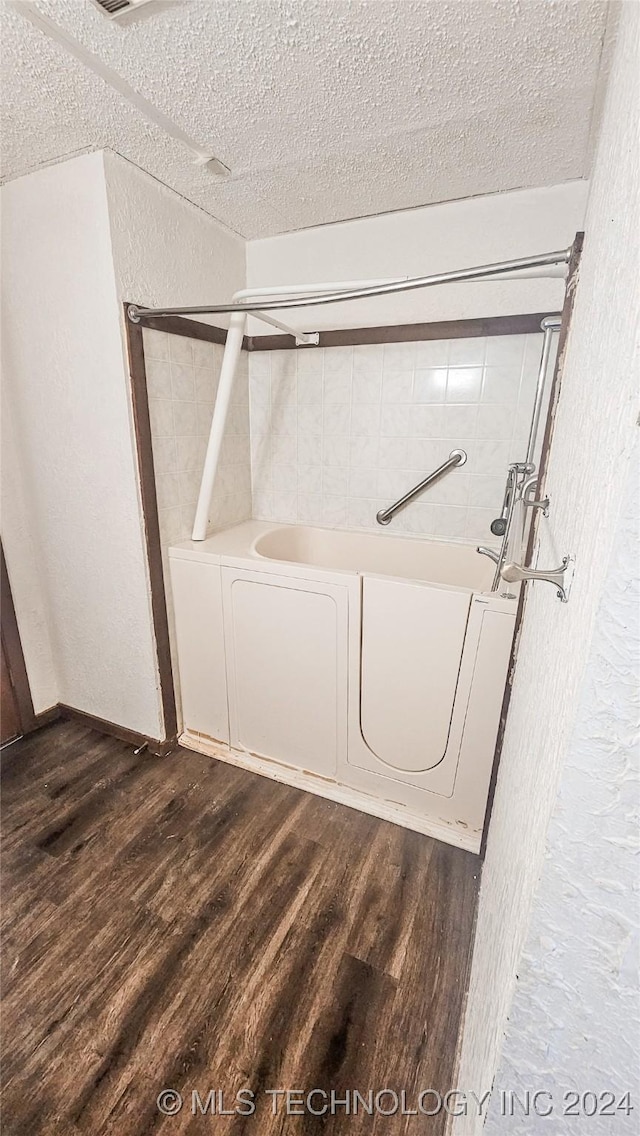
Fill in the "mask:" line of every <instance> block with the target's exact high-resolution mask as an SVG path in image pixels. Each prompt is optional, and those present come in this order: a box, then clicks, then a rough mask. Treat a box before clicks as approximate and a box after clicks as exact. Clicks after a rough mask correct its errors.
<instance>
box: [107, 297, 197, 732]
mask: <svg viewBox="0 0 640 1136" xmlns="http://www.w3.org/2000/svg"><path fill="white" fill-rule="evenodd" d="M127 307H128V305H127V304H124V305H123V312H124V321H125V326H126V335H127V350H128V355H129V375H130V378H131V401H132V406H133V422H134V428H135V434H136V450H137V455H138V474H139V477H140V496H141V498H142V512H143V517H144V529H145V539H146V544H147V562H148V565H149V582H150V585H151V612H152V618H153V627H154V631H155V637H156V650H157V655H158V672H159V676H160V696H161V699H162V712H163V717H164V729H165V734H166V736H167V738H173V737H175V735H176V734H177V732H178V715H177V710H176V696H175V687H174V684H173V669H172V666H171V647H170V644H169V620H168V617H167V597H166V592H165V581H164V569H163V566H162V545H161V542H160V521H159V518H158V499H157V495H156V478H155V471H154V467H153V448H152V442H151V422H150V419H149V397H148V393H147V374H146V370H145V363H144V344H143V339H142V325H141V324H135V323H132V322H131V320H130V319H129V318H128V316H127ZM165 330H168V329H167V328H165ZM97 728H98V727H97V726H96V729H97Z"/></svg>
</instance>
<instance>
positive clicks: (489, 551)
mask: <svg viewBox="0 0 640 1136" xmlns="http://www.w3.org/2000/svg"><path fill="white" fill-rule="evenodd" d="M476 552H479V553H480V555H481V556H488V557H489V560H493V563H494V564H497V563H498V561H499V559H500V557H499V555H498V553H497V552H495V551H494V549H493V548H485V547H484V545H482V544H479V545H478V547H477V548H476Z"/></svg>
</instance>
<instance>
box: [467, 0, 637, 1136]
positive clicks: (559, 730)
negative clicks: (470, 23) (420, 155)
mask: <svg viewBox="0 0 640 1136" xmlns="http://www.w3.org/2000/svg"><path fill="white" fill-rule="evenodd" d="M639 32H640V9H639V8H638V6H637V5H635V4H624V5H622V6H621V16H620V26H619V43H618V47H617V50H616V53H615V56H614V60H613V66H612V73H611V80H610V84H609V90H608V94H607V100H606V104H605V109H604V115H603V122H602V128H601V135H600V141H599V146H598V150H597V157H596V162H595V169H594V174H593V179H592V187H591V192H590V198H589V205H588V210H587V217H586V226H585V227H586V242H585V249H584V255H583V259H582V265H581V269H580V275H579V280H578V286H577V293H576V303H575V310H574V317H573V322H572V327H571V333H570V336H569V340H568V344H567V350H566V359H565V366H564V376H563V383H562V391H561V395H560V400H559V405H558V408H557V418H556V426H555V433H554V438H553V444H552V451H551V460H550V464H549V471H548V478H547V484H546V489H547V490H548V492H549V495H550V498H551V515H550V518H549V521H548V522H547V523H546V524H545V525H544V526H543V527H542V530H541V539H540V551H539V555H538V557H537V562H538V563H539V564H540V565H541V566H544V567H546V566H547V565H555V564H556V563H558V562H559V559H560V557H561V556H562V555H563V554H565V553H572V554H573V555H575V557H576V575H575V580H574V584H573V590H572V593H571V597H570V600H569V603H568V604H567V605H566V606H565V605H562V604H560V603H559V601H558V600H557V599H556V597H555V594H554V590H553V588H551V587H548V586H547V585H545V584H534V585H527V587H528V589H529V591H528V599H527V606H526V611H525V619H524V624H523V628H522V636H521V641H520V647H519V652H518V663H517V670H516V675H515V681H514V687H513V693H512V699H511V705H510V710H509V719H508V723H507V729H506V733H505V739H504V746H503V752H502V760H501V764H500V771H499V776H498V782H497V788H496V796H495V801H494V807H493V814H492V818H491V827H490V831H489V840H488V845H487V854H486V860H485V864H484V870H483V879H482V888H481V892H480V901H479V911H478V926H477V937H476V943H475V950H474V957H473V965H472V975H471V985H470V991H469V998H468V1007H467V1015H466V1022H465V1029H464V1035H463V1041H462V1052H461V1062H460V1069H459V1075H458V1083H459V1085H460V1086H462V1087H465V1088H467V1089H472V1088H473V1089H476V1090H479V1089H482V1090H486V1089H488V1088H490V1086H491V1084H492V1081H493V1078H494V1075H495V1073H496V1069H497V1066H498V1061H499V1055H500V1049H501V1046H502V1041H503V1035H504V1030H505V1023H506V1018H507V1014H508V1012H509V1008H510V1005H511V1002H512V998H513V992H514V986H515V981H516V973H517V972H518V971H519V968H520V967H521V966H522V965H523V960H522V951H523V947H524V946H525V943H526V942H527V934H528V928H529V921H530V917H531V909H532V902H533V901H534V897H535V909H536V917H535V920H536V921H535V922H534V924H533V936H534V938H533V939H532V940H529V944H528V946H527V950H528V953H529V954H531V952H533V955H534V956H535V959H536V963H535V966H534V965H533V964H532V963H531V961H529V962H527V960H526V959H525V960H524V966H525V973H526V974H527V975H528V976H529V977H528V981H529V982H530V983H533V985H534V987H535V991H534V992H532V991H531V990H530V989H528V990H527V991H525V993H524V995H523V996H522V1001H521V1000H520V999H519V1000H518V1001H517V1003H516V1021H515V1022H514V1034H513V1036H512V1038H511V1039H510V1043H509V1047H508V1049H507V1059H509V1054H511V1055H514V1054H517V1058H518V1061H519V1063H520V1075H521V1076H522V1077H523V1079H525V1078H527V1077H529V1078H530V1079H532V1078H534V1077H536V1078H539V1080H544V1079H545V1074H546V1072H547V1071H548V1061H547V1056H546V1054H545V1053H544V1052H542V1053H541V1051H540V1046H541V1044H542V1045H544V1041H545V1039H544V1037H543V1038H541V1037H540V1035H539V1033H538V1030H539V1027H540V1022H541V1020H542V1019H544V1020H546V1021H547V1022H548V1023H551V1022H553V1021H555V1014H556V1012H557V1010H558V1007H561V1011H562V1013H561V1015H560V1020H561V1024H562V1028H563V1032H564V1041H565V1043H566V1046H567V1050H569V1052H567V1053H566V1056H565V1063H564V1065H562V1066H561V1068H560V1069H559V1070H558V1073H559V1076H564V1075H565V1074H566V1075H567V1076H568V1077H575V1078H576V1079H578V1080H579V1083H580V1085H581V1087H583V1088H589V1087H591V1086H590V1085H589V1084H588V1083H586V1082H588V1081H589V1080H590V1075H592V1077H593V1079H594V1080H597V1081H598V1085H596V1086H595V1087H600V1085H602V1084H603V1081H604V1079H605V1076H606V1075H609V1076H610V1078H611V1087H612V1088H614V1087H617V1086H618V1085H619V1084H620V1081H621V1079H623V1078H624V1077H626V1076H627V1074H628V1072H629V1070H628V1060H629V1048H628V1044H627V1038H626V1037H625V1034H626V1033H627V1029H628V1028H630V1029H631V1030H633V1026H632V1025H631V1026H629V1027H628V1026H627V1022H626V1020H625V1011H626V1009H627V1005H626V995H625V990H626V977H625V970H624V949H625V945H626V941H627V934H628V929H626V928H621V927H620V924H619V923H616V919H615V914H614V913H615V905H616V902H617V901H616V900H615V898H614V897H612V896H611V895H610V894H608V893H607V891H606V881H607V879H610V878H611V873H612V872H613V873H614V876H613V878H612V879H611V882H612V885H613V886H614V887H615V885H616V876H615V873H616V872H617V871H618V870H620V871H621V873H622V874H621V879H620V881H618V882H623V881H624V874H623V873H624V871H626V867H625V868H624V869H623V868H622V865H621V864H620V863H619V862H614V860H613V859H612V849H611V847H610V846H611V841H612V840H613V841H615V842H616V843H617V844H618V846H619V847H620V849H621V850H624V848H625V847H628V846H629V844H630V842H631V841H632V840H634V839H635V834H636V822H635V819H634V817H633V816H632V815H631V812H630V811H629V810H628V808H627V802H626V798H625V795H624V793H623V792H619V791H616V788H615V784H614V785H613V786H612V787H610V790H609V792H608V794H607V800H608V802H609V804H610V806H611V811H610V812H608V813H607V815H606V817H605V818H601V817H600V816H598V817H596V818H594V817H593V815H590V823H588V825H586V827H585V810H586V811H587V813H588V814H589V813H590V810H592V809H594V804H593V789H594V785H595V783H596V781H597V778H598V777H599V776H604V774H603V771H602V770H601V768H600V763H601V761H602V759H603V755H602V751H601V749H600V747H597V746H596V747H592V748H589V749H586V748H585V747H584V745H583V744H582V741H581V739H583V737H584V734H583V730H584V723H581V722H580V721H579V714H580V713H581V707H583V706H584V702H583V697H584V694H585V691H588V690H590V689H591V690H592V689H593V688H592V687H590V685H589V684H590V683H592V681H593V676H594V674H602V665H603V664H602V661H601V658H600V653H601V649H602V647H601V644H602V640H601V638H599V636H598V635H596V638H595V639H594V634H593V632H594V621H595V626H596V630H597V632H599V630H600V627H599V624H598V622H597V621H596V613H597V612H598V609H599V608H600V605H601V604H602V603H603V602H605V599H606V597H605V588H606V586H607V576H606V573H607V568H608V565H609V563H610V562H611V556H612V549H613V546H614V544H615V541H616V540H617V539H618V537H617V536H616V534H617V533H618V532H619V529H618V518H619V516H620V510H621V501H622V500H623V498H624V490H625V486H626V484H627V479H628V476H629V467H630V455H631V451H632V444H633V440H634V437H635V435H636V434H637V422H636V419H637V406H636V390H637V370H638V368H637V361H638V339H639V336H638V309H637V281H638V267H639V250H638V235H639V231H640V227H639V226H638V198H639V193H640V166H639V165H638V160H637V129H638V105H639V100H638V75H639V74H640V72H639V70H638V48H639V42H638V40H639ZM612 170H615V171H616V176H615V178H612V177H611V171H612ZM621 555H625V554H624V553H622V552H621ZM619 566H620V561H619V560H617V559H616V560H614V562H613V572H614V578H616V579H619V575H618V573H619ZM601 611H603V612H604V618H605V621H606V626H607V633H608V634H609V635H611V636H612V638H613V640H614V642H615V643H620V639H621V632H620V629H619V628H616V627H615V626H612V625H611V621H610V615H613V616H614V618H615V619H616V620H619V619H621V618H624V601H623V600H620V601H619V602H618V604H616V605H614V609H613V611H612V609H611V608H610V607H608V606H605V607H604V608H602V609H601ZM625 651H626V647H625ZM624 658H625V659H626V655H625V656H624ZM585 675H586V678H585ZM585 683H586V685H585ZM625 686H626V677H625V663H624V661H622V665H621V666H617V667H616V668H614V669H613V670H612V671H611V672H609V682H608V684H607V687H606V689H605V690H604V691H603V690H602V688H599V689H598V690H597V692H595V693H594V695H593V697H594V698H595V697H597V699H598V703H597V706H596V707H594V708H593V709H592V712H596V713H597V714H598V720H599V721H604V722H605V723H607V724H608V725H611V724H612V718H613V717H614V716H615V712H616V708H617V707H621V706H622V705H623V703H624V702H625V698H626V694H625ZM607 705H608V706H609V709H607ZM600 713H601V714H602V718H600V716H599V715H600ZM576 747H577V749H576ZM578 751H579V761H580V762H581V763H582V764H583V766H584V774H583V775H582V776H578V778H577V783H578V784H577V785H576V776H575V773H572V763H573V762H574V761H576V760H578V758H577V753H578ZM610 759H611V761H612V769H611V770H610V775H611V777H613V779H614V782H615V768H616V765H617V763H618V761H619V760H620V758H619V755H618V754H617V753H613V754H610ZM567 761H569V763H570V764H569V765H568V766H565V763H566V762H567ZM563 767H565V769H566V771H567V772H566V780H565V781H564V782H563V791H569V792H570V797H569V801H570V809H569V810H567V807H566V806H567V803H568V802H567V797H566V796H564V797H561V799H560V801H558V799H557V794H558V786H559V779H560V774H561V770H562V769H563ZM580 786H582V789H583V792H582V791H581V792H577V791H575V790H576V789H577V788H578V787H580ZM572 787H573V790H574V791H573V792H571V788H572ZM554 811H555V821H554V825H553V827H552V829H551V832H550V833H549V834H548V833H547V830H548V826H549V821H550V818H551V816H552V815H553V814H554ZM587 831H588V837H587V835H586V834H587ZM585 838H587V839H588V840H589V841H591V843H592V845H593V856H592V857H590V858H589V860H588V861H585V860H582V859H581V858H580V856H579V853H578V851H577V848H576V847H575V845H576V844H579V843H580V842H581V841H582V840H583V839H585ZM545 850H546V851H547V852H548V854H549V857H550V858H551V859H552V861H553V862H552V863H550V871H551V872H552V873H553V874H554V875H555V876H556V878H557V876H558V875H560V876H562V877H563V879H564V881H565V886H564V887H563V888H562V889H561V892H560V894H558V893H557V892H556V893H555V894H554V893H553V888H552V883H551V879H550V877H549V876H547V877H546V878H545V879H544V880H543V883H542V885H541V887H540V888H539V890H538V893H537V896H536V889H537V888H538V884H539V880H540V876H541V872H542V870H543V858H544V855H545ZM572 858H573V859H572ZM598 859H599V860H600V862H601V863H602V865H603V875H604V885H603V880H602V878H601V877H600V875H599V876H598V877H595V876H594V877H593V878H591V879H589V878H587V876H586V873H587V872H588V870H589V864H590V863H596V862H597V860H598ZM598 904H600V905H601V910H598ZM567 907H570V909H571V913H572V918H573V920H574V933H575V940H572V942H571V944H570V947H571V951H570V954H569V956H568V957H566V958H556V959H553V960H549V973H548V974H547V972H546V969H545V961H544V960H545V956H548V954H549V952H550V950H551V947H550V944H549V942H548V939H549V931H550V928H552V931H551V937H552V938H553V939H554V940H557V942H558V944H560V945H561V944H562V943H563V942H564V943H566V938H563V936H564V931H565V929H566V918H567ZM624 911H625V912H626V915H627V917H629V916H630V914H631V912H630V906H625V907H624ZM540 919H542V920H543V922H544V923H545V925H546V928H547V933H546V934H545V936H544V938H542V939H541V940H540V939H539V940H536V939H535V933H536V928H538V927H539V926H540ZM614 926H615V930H614ZM609 934H614V935H615V937H616V942H617V944H618V946H619V947H620V952H618V953H616V952H614V953H613V955H612V954H611V953H610V952H611V948H612V946H613V944H612V943H610V944H609V945H608V949H605V948H603V947H602V946H601V943H600V936H601V935H604V936H607V935H609ZM591 963H593V964H594V967H595V971H594V974H593V975H592V976H591V979H590V983H589V986H588V987H587V988H586V989H584V990H583V991H582V992H581V994H580V995H576V996H575V997H574V998H566V984H567V983H569V984H571V983H574V984H575V985H576V986H579V981H580V976H581V975H586V974H587V972H588V970H589V966H590V964H591ZM541 969H544V976H541V973H540V972H541ZM607 971H608V973H607ZM596 987H597V989H598V998H597V999H596V1000H595V1002H594V1001H591V1000H590V999H589V991H590V990H592V989H594V988H596ZM528 997H529V999H530V1000H531V999H535V1000H536V1001H537V1002H538V1003H539V1017H538V1018H536V1016H534V1015H531V1014H527V1012H526V1000H527V998H528ZM583 999H585V1001H583ZM587 1005H588V1009H589V1011H590V1014H591V1029H592V1031H593V1038H594V1041H593V1046H597V1047H598V1062H597V1065H596V1066H595V1067H591V1068H590V1062H592V1061H595V1058H594V1051H593V1048H592V1042H591V1040H590V1036H591V1035H590V1034H589V1035H588V1036H587V1037H586V1038H585V1037H584V1035H583V1036H582V1038H581V1037H580V1032H581V1026H582V1024H583V1020H584V1019H583V1015H584V1013H585V1010H586V1009H587ZM616 1026H617V1027H618V1028H616ZM601 1027H603V1035H602V1045H600V1032H599V1031H600V1029H601ZM551 1028H553V1027H551ZM516 1034H517V1037H516ZM525 1060H526V1062H527V1066H526V1068H524V1067H523V1063H524V1062H525ZM507 1073H508V1069H506V1067H505V1070H502V1071H501V1074H500V1079H501V1082H502V1084H503V1085H504V1079H505V1078H506V1076H507ZM566 1087H567V1088H571V1087H572V1086H571V1085H567V1086H566ZM636 1103H637V1102H636ZM494 1107H495V1104H494ZM636 1117H637V1112H636V1113H635V1114H632V1120H633V1123H634V1124H636V1123H637V1121H636V1119H635V1118H636ZM545 1124H546V1127H545V1128H544V1130H545V1131H546V1130H547V1128H548V1124H549V1122H548V1121H547V1122H545ZM588 1124H589V1129H588V1130H589V1132H592V1131H593V1132H599V1131H600V1130H602V1131H605V1118H603V1120H602V1122H601V1123H600V1122H595V1123H594V1122H593V1121H589V1122H588ZM481 1127H482V1125H481V1123H480V1122H478V1120H477V1119H474V1118H472V1117H466V1118H465V1117H462V1118H460V1119H459V1120H458V1121H457V1122H456V1124H455V1126H454V1131H455V1133H456V1136H460V1134H468V1133H478V1132H480V1131H481ZM494 1130H495V1128H494ZM532 1130H534V1131H535V1130H536V1129H532V1128H531V1127H529V1128H527V1129H526V1131H527V1132H529V1131H532ZM585 1130H586V1128H585V1122H584V1121H578V1122H576V1126H575V1127H573V1128H570V1127H568V1122H567V1120H566V1119H565V1120H563V1121H562V1131H563V1132H565V1131H566V1132H574V1131H575V1132H576V1133H578V1132H580V1133H582V1132H584V1131H585ZM611 1130H612V1131H615V1132H617V1131H625V1132H626V1131H635V1128H629V1127H628V1125H627V1124H626V1123H625V1122H623V1121H621V1120H619V1121H617V1122H616V1126H615V1127H612V1128H609V1127H606V1131H611ZM509 1132H510V1133H514V1132H515V1129H514V1128H513V1127H510V1128H509Z"/></svg>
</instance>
